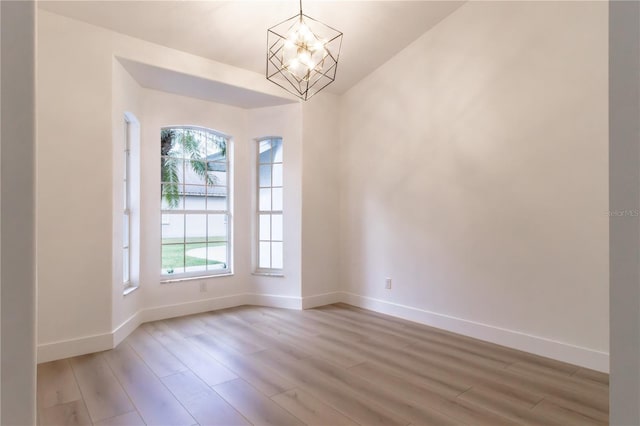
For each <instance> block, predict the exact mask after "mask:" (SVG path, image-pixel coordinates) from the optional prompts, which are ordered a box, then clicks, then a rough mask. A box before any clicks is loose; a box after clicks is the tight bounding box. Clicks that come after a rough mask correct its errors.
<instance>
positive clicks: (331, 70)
mask: <svg viewBox="0 0 640 426" xmlns="http://www.w3.org/2000/svg"><path fill="white" fill-rule="evenodd" d="M341 48H342V33H341V32H340V31H338V30H336V29H335V28H332V27H330V26H328V25H326V24H323V23H322V22H320V21H318V20H316V19H313V18H312V17H310V16H308V15H305V14H304V13H302V0H300V12H299V13H298V14H297V15H294V16H292V17H291V18H289V19H285V20H284V21H282V22H280V23H279V24H276V25H274V26H273V27H271V28H269V29H268V30H267V70H266V77H267V80H269V81H271V82H273V83H275V84H277V85H278V86H280V87H282V88H283V89H285V90H286V91H288V92H289V93H292V94H294V95H296V96H297V97H299V98H300V99H302V100H305V101H306V100H308V99H310V98H311V97H312V96H313V95H315V94H316V93H318V92H319V91H321V90H322V89H324V88H325V87H327V86H328V85H329V84H331V83H333V82H334V81H335V79H336V71H337V70H338V60H339V59H340V50H341Z"/></svg>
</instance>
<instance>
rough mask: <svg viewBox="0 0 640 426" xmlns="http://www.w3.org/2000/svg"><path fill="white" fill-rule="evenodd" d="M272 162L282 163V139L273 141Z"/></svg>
mask: <svg viewBox="0 0 640 426" xmlns="http://www.w3.org/2000/svg"><path fill="white" fill-rule="evenodd" d="M272 150H273V162H274V163H282V139H275V140H274V141H273V148H272Z"/></svg>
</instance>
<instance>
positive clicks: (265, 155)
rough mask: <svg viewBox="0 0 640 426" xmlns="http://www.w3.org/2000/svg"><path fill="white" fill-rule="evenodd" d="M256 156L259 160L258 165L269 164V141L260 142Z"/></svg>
mask: <svg viewBox="0 0 640 426" xmlns="http://www.w3.org/2000/svg"><path fill="white" fill-rule="evenodd" d="M258 150H259V153H258V156H259V158H260V163H270V162H271V140H264V141H260V143H259V144H258Z"/></svg>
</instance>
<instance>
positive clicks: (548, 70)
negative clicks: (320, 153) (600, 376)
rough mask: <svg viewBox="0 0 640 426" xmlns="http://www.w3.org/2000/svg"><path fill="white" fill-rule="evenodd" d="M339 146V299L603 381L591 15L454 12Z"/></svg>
mask: <svg viewBox="0 0 640 426" xmlns="http://www.w3.org/2000/svg"><path fill="white" fill-rule="evenodd" d="M340 130H341V159H342V170H341V178H342V182H341V184H342V187H341V188H342V192H341V205H342V215H341V229H340V236H341V255H342V259H343V261H342V279H341V281H342V283H343V284H344V285H345V290H346V291H348V292H349V293H352V296H350V299H349V300H352V301H354V302H358V303H360V304H362V305H365V306H370V307H374V308H377V309H380V310H384V311H387V312H391V313H394V314H397V315H404V316H406V317H409V318H412V319H416V320H419V321H423V322H428V323H431V324H434V325H437V326H441V327H444V328H449V329H453V330H455V331H458V332H461V333H464V334H471V335H474V336H476V337H480V338H483V339H487V340H493V341H497V342H499V343H502V344H507V345H510V346H515V347H520V348H522V349H526V350H529V351H533V352H538V353H543V354H545V355H547V356H553V357H558V358H561V359H566V360H569V361H572V362H577V363H581V364H583V365H590V366H592V367H594V368H599V369H605V370H606V369H607V368H608V356H607V353H608V326H609V322H608V217H607V215H606V212H607V209H608V189H607V184H608V181H607V170H608V169H607V4H606V3H602V2H591V3H589V2H535V3H534V2H531V3H529V2H471V3H467V4H466V5H464V6H462V7H461V8H460V9H458V10H457V11H456V12H454V13H453V14H451V15H450V16H449V17H448V18H446V19H445V20H443V21H442V22H441V23H440V24H438V25H437V26H436V27H435V28H433V29H432V30H430V31H429V32H427V33H426V34H424V35H423V36H422V37H420V38H419V39H418V40H417V41H416V42H414V43H413V44H412V45H410V46H409V47H407V48H406V49H404V50H403V51H401V52H400V53H398V55H397V56H396V57H394V58H393V59H391V60H390V61H389V62H387V63H386V64H384V65H383V66H382V67H380V68H379V69H377V70H376V71H374V72H373V73H372V74H371V75H369V76H368V77H367V78H366V79H365V80H363V81H362V82H361V83H360V84H358V85H357V86H355V87H354V88H352V89H351V90H350V91H349V92H347V93H346V94H345V95H344V96H343V98H342V109H341V128H340ZM385 277H391V278H392V279H393V289H392V290H385V288H384V281H385Z"/></svg>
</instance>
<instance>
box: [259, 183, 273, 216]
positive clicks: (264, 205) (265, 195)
mask: <svg viewBox="0 0 640 426" xmlns="http://www.w3.org/2000/svg"><path fill="white" fill-rule="evenodd" d="M259 209H260V210H261V211H266V210H271V189H269V188H266V189H265V188H263V189H260V202H259Z"/></svg>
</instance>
